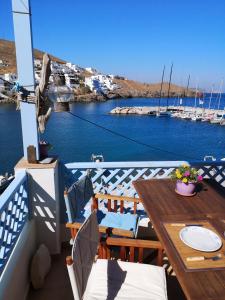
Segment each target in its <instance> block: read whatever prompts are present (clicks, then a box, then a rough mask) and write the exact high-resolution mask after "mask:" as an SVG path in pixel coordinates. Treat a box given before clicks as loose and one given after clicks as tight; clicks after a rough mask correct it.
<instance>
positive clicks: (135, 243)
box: [106, 237, 163, 249]
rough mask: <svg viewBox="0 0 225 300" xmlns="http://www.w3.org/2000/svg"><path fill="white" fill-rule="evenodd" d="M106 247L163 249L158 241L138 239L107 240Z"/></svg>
mask: <svg viewBox="0 0 225 300" xmlns="http://www.w3.org/2000/svg"><path fill="white" fill-rule="evenodd" d="M106 244H107V245H108V246H120V247H134V248H144V249H163V246H162V244H161V243H160V242H159V241H149V240H139V239H124V238H111V237H109V238H107V239H106Z"/></svg>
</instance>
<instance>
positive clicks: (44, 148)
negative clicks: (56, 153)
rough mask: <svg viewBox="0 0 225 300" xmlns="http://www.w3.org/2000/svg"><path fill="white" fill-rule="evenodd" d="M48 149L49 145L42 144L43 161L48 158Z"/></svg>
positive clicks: (41, 155)
mask: <svg viewBox="0 0 225 300" xmlns="http://www.w3.org/2000/svg"><path fill="white" fill-rule="evenodd" d="M48 149H49V144H40V147H39V150H40V157H41V159H44V158H46V157H48Z"/></svg>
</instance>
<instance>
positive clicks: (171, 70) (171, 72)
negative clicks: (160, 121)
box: [166, 63, 173, 110]
mask: <svg viewBox="0 0 225 300" xmlns="http://www.w3.org/2000/svg"><path fill="white" fill-rule="evenodd" d="M172 74H173V63H172V65H171V68H170V81H169V87H168V94H167V102H166V110H168V101H169V96H170V85H171V79H172Z"/></svg>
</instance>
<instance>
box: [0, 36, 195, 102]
mask: <svg viewBox="0 0 225 300" xmlns="http://www.w3.org/2000/svg"><path fill="white" fill-rule="evenodd" d="M43 53H44V52H42V51H39V50H36V49H35V50H34V67H35V81H36V84H38V83H39V81H40V76H41V69H42V56H43ZM50 57H51V71H52V74H51V76H50V82H49V83H50V84H53V82H54V77H55V76H56V75H58V76H60V78H61V79H62V81H63V82H64V83H65V85H66V86H67V87H68V88H70V89H71V90H72V92H73V94H74V99H73V100H74V101H85V102H90V101H105V100H107V99H112V98H132V97H146V98H147V97H159V90H160V84H146V83H140V82H136V81H133V80H128V79H126V78H124V77H122V76H118V75H112V74H103V73H101V72H99V71H97V70H96V69H94V68H92V67H87V68H83V67H80V66H78V65H76V64H73V63H71V62H66V61H63V60H61V59H59V58H57V57H54V56H52V55H50ZM16 81H17V75H16V58H15V45H14V42H11V41H5V40H0V99H3V100H5V101H8V100H10V98H11V97H10V91H11V89H12V87H13V85H14V83H15V82H16ZM167 90H168V83H166V82H165V83H164V85H163V90H162V96H163V97H165V96H167ZM184 90H185V89H184V88H183V87H180V86H177V85H174V84H171V91H170V96H171V97H173V96H177V95H180V96H183V95H182V94H183V93H184ZM192 94H193V91H192V90H190V91H189V96H191V95H192Z"/></svg>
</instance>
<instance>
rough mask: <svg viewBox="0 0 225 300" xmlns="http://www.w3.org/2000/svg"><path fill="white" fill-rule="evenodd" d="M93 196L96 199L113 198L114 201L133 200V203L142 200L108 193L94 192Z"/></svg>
mask: <svg viewBox="0 0 225 300" xmlns="http://www.w3.org/2000/svg"><path fill="white" fill-rule="evenodd" d="M95 198H97V199H109V200H114V201H115V200H119V201H127V202H134V203H139V202H142V201H141V199H140V198H134V197H127V196H117V195H109V194H95Z"/></svg>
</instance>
